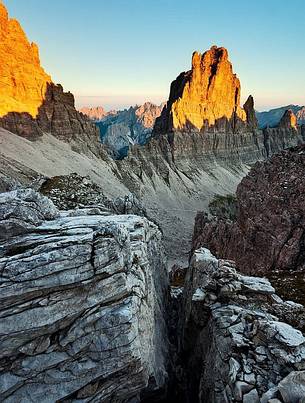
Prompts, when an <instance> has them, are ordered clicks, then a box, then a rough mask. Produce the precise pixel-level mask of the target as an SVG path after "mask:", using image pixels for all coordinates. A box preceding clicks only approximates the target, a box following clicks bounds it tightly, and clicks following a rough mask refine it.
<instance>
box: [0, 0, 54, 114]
mask: <svg viewBox="0 0 305 403" xmlns="http://www.w3.org/2000/svg"><path fill="white" fill-rule="evenodd" d="M0 60H1V63H0V81H1V85H0V117H2V116H5V115H6V114H7V113H9V112H19V113H21V112H27V113H29V115H30V116H32V117H36V115H37V113H38V108H39V106H40V105H41V104H42V102H43V100H44V96H45V92H46V89H47V84H48V83H50V82H51V77H50V76H49V75H48V74H46V73H45V71H44V70H43V68H42V67H41V66H40V60H39V53H38V47H37V45H36V44H34V43H29V41H28V39H27V37H26V35H25V33H24V32H23V30H22V28H21V26H20V24H19V22H18V21H16V20H14V19H9V18H8V13H7V11H6V8H5V7H4V5H3V4H2V2H0Z"/></svg>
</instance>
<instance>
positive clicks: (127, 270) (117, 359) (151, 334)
mask: <svg viewBox="0 0 305 403" xmlns="http://www.w3.org/2000/svg"><path fill="white" fill-rule="evenodd" d="M0 212H1V214H0V217H1V219H0V227H1V231H0V233H1V234H0V273H1V275H0V283H1V285H0V287H1V293H0V294H1V296H0V300H1V308H0V318H1V320H0V346H1V348H0V400H1V401H2V402H7V403H8V402H16V401H27V402H35V403H36V402H55V401H70V402H79V401H83V402H85V401H94V402H109V401H116V402H123V401H133V402H139V401H145V398H146V397H150V398H151V397H153V396H155V393H158V396H159V397H161V395H162V393H163V392H164V390H165V387H166V381H167V349H168V344H167V329H166V315H167V314H166V309H167V292H168V290H167V288H168V285H167V271H166V267H165V259H164V254H163V249H162V245H161V242H160V240H161V234H160V232H159V230H158V228H157V227H156V226H155V225H154V224H152V223H150V222H149V221H148V220H146V219H145V218H141V217H137V216H131V215H127V216H126V215H125V216H113V215H112V216H103V215H97V213H96V211H92V212H91V213H90V212H89V211H88V210H87V211H78V215H76V214H75V212H74V213H73V214H70V212H69V211H67V212H65V213H63V212H61V213H60V212H59V211H58V210H57V209H56V208H55V206H54V205H53V203H52V202H51V201H49V200H48V199H47V198H46V197H43V196H40V195H39V194H38V193H36V192H34V191H33V190H23V189H20V190H16V191H12V192H9V193H3V194H1V195H0ZM92 214H93V215H92ZM159 394H160V395H159Z"/></svg>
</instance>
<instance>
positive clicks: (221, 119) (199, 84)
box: [156, 46, 246, 133]
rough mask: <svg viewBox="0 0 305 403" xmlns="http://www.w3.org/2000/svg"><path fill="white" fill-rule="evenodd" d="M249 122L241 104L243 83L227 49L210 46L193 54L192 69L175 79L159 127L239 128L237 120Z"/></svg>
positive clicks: (187, 129)
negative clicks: (229, 57)
mask: <svg viewBox="0 0 305 403" xmlns="http://www.w3.org/2000/svg"><path fill="white" fill-rule="evenodd" d="M238 120H241V121H242V122H243V121H246V114H245V111H244V110H243V109H242V108H241V107H240V82H239V79H238V78H237V77H236V75H235V74H234V73H233V69H232V65H231V63H230V61H229V59H228V51H227V50H226V49H225V48H221V47H220V48H218V47H217V46H213V47H211V49H210V50H208V51H206V52H205V53H203V54H202V55H201V54H200V53H198V52H194V53H193V57H192V69H191V70H190V71H187V72H186V73H185V72H184V73H181V74H180V75H179V76H178V77H177V79H176V80H175V81H173V82H172V85H171V89H170V95H169V100H168V102H167V105H166V108H165V109H164V111H163V113H162V116H161V118H160V119H159V120H158V121H157V122H156V130H157V131H160V132H165V133H167V132H171V131H187V132H188V131H202V130H205V129H208V128H209V127H211V126H214V127H215V129H216V130H225V131H234V132H235V131H236V130H237V121H238Z"/></svg>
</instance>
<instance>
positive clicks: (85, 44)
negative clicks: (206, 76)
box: [4, 0, 305, 111]
mask: <svg viewBox="0 0 305 403" xmlns="http://www.w3.org/2000/svg"><path fill="white" fill-rule="evenodd" d="M4 4H5V5H6V7H7V8H8V11H9V14H10V17H11V18H16V19H18V21H19V22H20V23H21V25H22V27H23V29H24V30H25V32H26V35H27V36H28V38H29V40H30V41H34V42H35V43H37V44H38V46H39V49H40V58H41V63H42V66H43V67H44V68H45V70H46V72H47V73H49V74H50V75H51V77H52V79H53V81H54V82H56V83H61V84H62V85H63V87H64V89H65V90H66V91H71V92H72V93H73V94H74V95H75V100H76V105H77V106H78V107H81V106H98V105H101V106H103V107H104V108H105V109H107V110H110V109H124V108H128V107H129V106H130V105H135V104H141V103H143V102H145V101H150V102H153V103H157V104H160V103H161V102H163V101H166V100H167V98H168V94H169V89H170V83H171V82H172V81H173V80H174V79H175V78H176V77H177V76H178V74H179V73H180V72H182V71H186V70H189V69H190V63H191V55H192V52H193V51H194V50H198V51H200V52H204V51H205V50H207V49H209V48H210V47H211V46H212V45H214V44H216V45H218V46H224V47H226V48H227V49H228V51H229V57H230V60H231V62H232V64H233V69H234V72H235V73H236V74H237V76H238V77H239V79H240V81H241V89H242V100H241V103H242V104H243V102H244V101H245V99H246V98H247V97H248V95H250V94H251V95H253V97H254V100H255V108H256V109H257V110H259V111H261V110H268V109H271V108H274V107H279V106H286V105H289V104H298V105H304V104H305V73H304V65H305V49H304V46H303V39H304V37H305V24H304V22H303V19H304V15H305V2H304V1H303V0H291V1H290V2H289V7H287V4H286V2H281V1H278V0H268V1H266V0H257V1H256V2H245V1H244V0H235V1H234V2H228V1H227V0H215V1H214V2H211V1H206V0H189V1H188V2H187V4H185V1H184V0H145V1H144V0H112V1H109V0H86V1H84V0H73V3H71V1H70V0H52V2H50V1H49V0H27V1H21V0H4ZM72 4H73V5H72ZM288 8H289V13H288V10H287V9H288Z"/></svg>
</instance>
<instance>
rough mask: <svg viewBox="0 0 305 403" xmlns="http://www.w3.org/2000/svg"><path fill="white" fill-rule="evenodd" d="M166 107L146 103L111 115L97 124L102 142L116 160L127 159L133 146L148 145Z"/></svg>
mask: <svg viewBox="0 0 305 403" xmlns="http://www.w3.org/2000/svg"><path fill="white" fill-rule="evenodd" d="M164 105H165V104H161V105H155V104H153V103H151V102H145V103H144V104H143V105H140V106H138V105H136V106H131V107H130V108H129V109H124V110H123V111H117V112H116V113H113V114H111V113H109V114H108V115H106V116H104V118H102V119H101V120H100V121H97V122H96V125H97V126H98V127H99V129H100V133H101V139H102V142H103V143H104V144H105V145H106V146H107V148H108V150H109V151H110V152H111V153H112V155H113V156H114V158H117V159H120V158H123V157H125V156H126V155H127V154H128V150H129V147H130V146H131V145H134V144H140V145H144V144H146V143H147V141H148V140H149V139H150V137H151V135H152V131H153V127H154V124H155V120H156V119H157V118H158V117H159V116H160V115H161V112H162V109H163V107H164Z"/></svg>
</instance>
